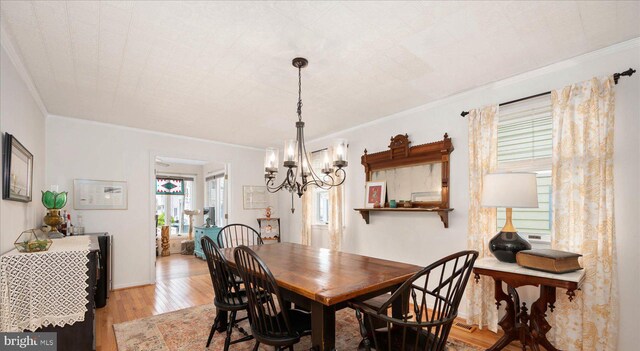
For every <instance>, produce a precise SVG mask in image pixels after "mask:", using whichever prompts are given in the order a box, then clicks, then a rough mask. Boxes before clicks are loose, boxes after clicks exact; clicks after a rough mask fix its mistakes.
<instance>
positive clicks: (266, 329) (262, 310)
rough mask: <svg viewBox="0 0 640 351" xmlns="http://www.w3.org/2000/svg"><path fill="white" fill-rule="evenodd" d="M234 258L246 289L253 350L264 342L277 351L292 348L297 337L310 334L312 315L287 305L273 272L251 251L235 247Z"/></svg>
mask: <svg viewBox="0 0 640 351" xmlns="http://www.w3.org/2000/svg"><path fill="white" fill-rule="evenodd" d="M234 258H235V262H236V267H237V269H238V272H239V273H240V277H241V278H242V280H243V281H244V286H245V289H246V290H247V298H248V304H249V308H248V310H249V323H250V324H251V331H252V333H253V336H254V337H255V339H256V344H255V346H254V348H253V350H254V351H256V350H258V347H259V346H260V343H263V344H266V345H270V346H274V347H275V349H276V351H280V350H287V349H288V350H289V351H293V345H295V344H297V343H298V342H300V337H302V336H306V335H311V314H310V313H308V312H305V311H301V310H297V309H291V308H290V307H289V306H290V304H289V303H287V302H286V301H285V300H284V299H283V298H282V295H281V294H280V289H279V288H278V284H277V283H276V280H275V278H274V277H273V274H271V271H270V270H269V268H268V267H267V265H266V264H265V263H264V262H263V261H262V260H261V259H260V257H258V255H257V254H256V253H255V252H254V251H253V250H251V249H250V248H248V247H246V246H244V245H241V246H238V247H237V248H236V249H235V252H234Z"/></svg>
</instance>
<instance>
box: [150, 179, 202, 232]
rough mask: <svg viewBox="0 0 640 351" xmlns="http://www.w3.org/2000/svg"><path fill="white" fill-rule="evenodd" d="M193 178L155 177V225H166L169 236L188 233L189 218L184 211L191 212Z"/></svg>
mask: <svg viewBox="0 0 640 351" xmlns="http://www.w3.org/2000/svg"><path fill="white" fill-rule="evenodd" d="M194 181H195V178H187V177H174V176H170V177H160V176H159V177H157V178H156V216H157V218H158V219H157V225H158V227H161V226H163V225H168V226H169V227H170V232H171V234H186V233H188V232H189V216H187V215H185V214H184V210H192V209H193V207H194V203H195V199H194V198H193V186H194Z"/></svg>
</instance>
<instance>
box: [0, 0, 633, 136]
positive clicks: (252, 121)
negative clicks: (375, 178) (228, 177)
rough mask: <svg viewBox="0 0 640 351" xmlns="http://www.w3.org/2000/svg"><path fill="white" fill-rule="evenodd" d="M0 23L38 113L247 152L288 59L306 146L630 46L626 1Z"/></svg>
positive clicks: (285, 77)
mask: <svg viewBox="0 0 640 351" xmlns="http://www.w3.org/2000/svg"><path fill="white" fill-rule="evenodd" d="M0 14H1V18H2V19H1V20H2V23H3V26H5V28H6V31H7V32H8V33H9V36H10V37H11V40H12V42H13V43H14V45H15V47H16V51H17V52H18V54H19V55H20V56H21V59H22V60H23V61H24V64H25V66H26V67H27V70H28V71H29V73H30V75H31V76H32V78H33V81H34V83H35V86H36V88H37V90H38V92H39V94H40V95H41V97H42V100H43V101H44V104H45V106H46V108H47V110H48V111H49V112H50V113H52V114H57V115H63V116H69V117H77V118H84V119H90V120H96V121H102V122H107V123H115V124H119V125H125V126H131V127H137V128H144V129H151V130H157V131H163V132H170V133H175V134H182V135H187V136H193V137H199V138H206V139H211V140H217V141H223V142H229V143H236V144H244V145H252V146H265V145H278V144H280V141H281V140H283V139H285V138H293V137H295V130H294V122H295V120H296V116H295V110H296V98H297V96H296V95H297V72H296V71H295V69H294V68H293V67H292V66H291V63H290V62H291V59H292V58H293V57H296V56H304V57H306V58H308V59H309V62H310V63H309V67H307V68H306V69H304V70H303V81H302V84H303V100H304V107H303V118H304V120H305V121H306V122H307V128H305V129H306V137H307V139H313V138H316V137H319V136H322V135H326V134H329V133H331V132H335V131H338V130H341V129H344V128H348V127H351V126H354V125H358V124H361V123H364V122H368V121H371V120H375V119H378V118H381V117H384V116H387V115H389V114H392V113H395V112H399V111H402V110H406V109H409V108H412V107H415V106H418V105H422V104H425V103H428V102H430V101H434V100H437V99H440V98H443V97H446V96H449V95H452V94H454V93H456V92H460V91H464V90H467V89H470V88H473V87H477V86H480V85H484V84H486V83H489V82H492V81H496V80H500V79H503V78H506V77H509V76H513V75H515V74H518V73H523V72H526V71H529V70H532V69H535V68H538V67H541V66H545V65H548V64H551V63H554V62H557V61H560V60H563V59H567V58H570V57H573V56H576V55H580V54H583V53H586V52H589V51H593V50H596V49H599V48H602V47H605V46H608V45H611V44H614V43H617V42H621V41H624V40H628V39H631V38H634V37H638V36H640V24H639V23H640V2H636V1H631V2H596V1H589V2H570V1H562V2H550V1H549V2H522V1H509V2H507V1H496V2H288V1H284V2H274V1H267V2H206V1H203V2H168V1H162V2H124V1H117V2H109V1H104V2H93V1H68V2H55V1H41V2H37V1H32V2H29V1H3V2H2V3H1V13H0ZM620 68H624V67H620ZM612 69H613V68H612Z"/></svg>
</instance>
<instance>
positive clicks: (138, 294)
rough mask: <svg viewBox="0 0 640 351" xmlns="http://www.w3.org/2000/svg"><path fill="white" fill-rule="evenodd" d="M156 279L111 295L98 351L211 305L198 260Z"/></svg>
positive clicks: (175, 264) (165, 263) (182, 261)
mask: <svg viewBox="0 0 640 351" xmlns="http://www.w3.org/2000/svg"><path fill="white" fill-rule="evenodd" d="M156 279H157V283H156V284H155V285H146V286H140V287H133V288H128V289H122V290H116V291H113V292H112V293H111V295H110V297H109V301H108V303H107V306H106V307H104V308H100V309H98V310H97V311H96V347H97V350H98V351H115V350H117V346H116V339H115V334H114V333H113V325H114V324H117V323H122V322H127V321H131V320H134V319H139V318H144V317H149V316H153V315H158V314H162V313H166V312H172V311H177V310H180V309H183V308H188V307H193V306H198V305H203V304H209V303H212V302H213V288H212V286H211V279H210V278H209V272H208V268H207V264H206V262H205V261H203V260H201V259H199V258H195V257H193V256H183V255H171V256H168V257H159V258H158V260H157V264H156ZM500 336H501V334H495V333H493V332H490V331H488V330H478V331H475V332H473V333H467V332H464V331H460V330H456V329H452V331H451V335H450V337H452V338H455V339H459V340H462V341H465V342H467V343H471V344H475V345H478V346H480V347H483V348H486V347H489V346H491V345H492V344H493V343H494V342H495V341H496V340H497V339H498V338H499V337H500ZM504 350H507V351H518V350H521V348H520V346H519V345H518V344H516V343H511V345H509V347H507V348H505V349H504ZM141 351H143V350H141ZM345 351H346V350H345Z"/></svg>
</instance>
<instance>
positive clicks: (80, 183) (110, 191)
mask: <svg viewBox="0 0 640 351" xmlns="http://www.w3.org/2000/svg"><path fill="white" fill-rule="evenodd" d="M127 197H128V189H127V182H125V181H111V180H91V179H74V180H73V208H74V209H76V210H126V209H127V202H128V199H127Z"/></svg>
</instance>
